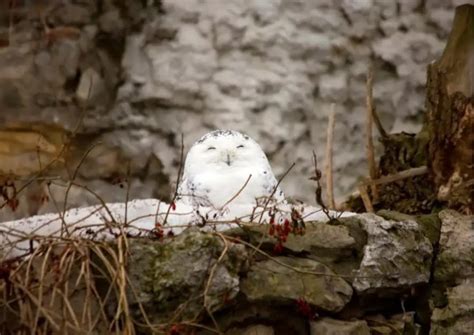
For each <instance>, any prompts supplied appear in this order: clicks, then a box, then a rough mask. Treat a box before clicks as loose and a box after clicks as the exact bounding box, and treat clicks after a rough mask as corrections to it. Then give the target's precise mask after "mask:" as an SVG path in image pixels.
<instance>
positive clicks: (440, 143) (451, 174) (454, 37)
mask: <svg viewBox="0 0 474 335" xmlns="http://www.w3.org/2000/svg"><path fill="white" fill-rule="evenodd" d="M473 90H474V6H473V5H463V6H459V7H457V8H456V14H455V18H454V22H453V27H452V30H451V33H450V36H449V40H448V43H447V45H446V48H445V50H444V52H443V55H442V56H441V58H440V59H439V60H438V61H437V62H434V63H432V64H430V65H429V67H428V81H427V99H426V108H427V114H426V120H425V125H424V129H423V132H425V133H426V134H428V138H429V144H428V168H429V171H430V173H431V176H432V177H433V182H434V184H435V190H436V192H437V198H438V200H440V201H443V202H446V204H447V206H448V207H450V208H455V209H458V210H462V211H464V212H468V213H473V212H474V203H473V195H474V162H473V160H474V108H473V106H474V92H473Z"/></svg>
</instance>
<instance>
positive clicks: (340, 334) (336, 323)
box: [310, 318, 370, 335]
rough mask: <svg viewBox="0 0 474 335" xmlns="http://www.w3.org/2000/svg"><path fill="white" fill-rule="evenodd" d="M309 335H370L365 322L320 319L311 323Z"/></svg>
mask: <svg viewBox="0 0 474 335" xmlns="http://www.w3.org/2000/svg"><path fill="white" fill-rule="evenodd" d="M310 327H311V331H310V334H311V335H370V329H369V327H368V326H367V322H365V321H360V320H357V321H342V320H336V319H331V318H321V319H319V320H317V321H313V322H311V326H310Z"/></svg>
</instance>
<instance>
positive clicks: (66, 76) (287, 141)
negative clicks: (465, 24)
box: [0, 0, 459, 201]
mask: <svg viewBox="0 0 474 335" xmlns="http://www.w3.org/2000/svg"><path fill="white" fill-rule="evenodd" d="M458 2H459V1H454V0H453V1H436V0H431V1H419V0H413V1H411V0H397V1H385V0H371V1H339V2H338V1H297V2H295V1H281V0H271V1H254V2H248V1H238V0H234V1H216V0H199V1H198V0H163V1H147V2H145V1H141V2H139V1H134V0H133V1H132V0H122V1H118V2H112V1H104V2H101V3H100V4H101V5H100V6H99V2H97V1H93V0H88V1H80V2H79V1H70V2H69V1H68V2H59V3H56V2H55V1H51V2H49V1H45V2H44V4H43V3H42V6H44V8H43V7H41V10H36V9H29V8H28V7H27V6H28V5H30V4H31V2H21V3H18V4H17V6H19V8H18V10H17V11H16V12H15V13H16V15H17V16H18V17H16V19H15V24H14V25H13V26H10V24H9V22H10V21H9V18H8V15H2V14H3V12H4V11H3V9H1V10H0V12H2V13H0V40H1V41H3V40H4V39H7V42H8V45H9V46H8V47H0V87H1V90H0V110H1V111H2V112H1V114H0V124H1V125H6V126H10V125H11V124H12V123H18V122H22V123H25V127H28V125H29V124H31V123H33V124H38V123H47V124H54V125H57V126H60V127H62V128H65V129H66V130H72V129H74V128H75V124H76V121H77V120H78V119H80V118H81V116H82V109H83V107H84V104H83V102H84V100H86V97H87V93H86V92H88V91H89V90H88V85H86V84H87V82H88V79H90V78H95V80H94V82H95V83H94V84H93V89H92V90H91V97H90V98H91V101H90V103H88V104H86V107H87V115H86V117H85V119H84V127H82V128H80V130H79V132H80V133H83V134H86V135H90V134H94V135H97V136H91V137H90V141H92V140H94V141H96V140H102V141H103V142H104V143H105V144H107V145H111V146H117V147H118V149H119V150H120V151H121V152H122V154H123V157H124V159H131V160H132V161H142V160H144V161H145V162H146V161H147V160H148V159H150V158H153V157H154V158H156V159H157V160H158V161H159V163H160V164H158V166H156V167H155V169H156V170H155V171H149V170H146V169H142V170H141V171H140V173H137V174H134V175H132V178H133V179H135V180H136V179H140V180H144V179H146V178H147V177H149V176H150V174H149V173H164V174H166V175H167V176H168V177H169V179H168V180H175V176H176V173H177V170H178V169H177V165H178V161H179V144H180V141H179V136H180V133H184V134H185V145H186V147H187V148H189V146H190V144H191V143H192V142H193V141H194V140H196V139H197V138H198V137H199V136H200V135H202V134H203V133H204V132H207V131H208V130H210V129H214V128H234V129H237V130H243V131H246V132H248V133H249V135H251V136H252V137H254V138H255V139H256V140H257V141H258V142H259V143H261V144H262V146H263V148H264V150H265V151H266V152H267V154H268V155H269V157H270V160H271V162H272V165H273V167H274V169H275V172H276V173H277V174H278V175H281V174H282V173H283V172H284V171H285V170H286V169H287V168H288V167H289V166H290V165H291V163H293V162H296V163H297V165H296V167H295V169H294V170H293V171H292V173H291V174H290V175H289V176H288V177H287V178H286V179H285V180H284V181H283V188H284V189H285V191H286V193H287V194H288V195H290V196H294V197H297V198H300V199H302V200H306V201H313V185H312V184H311V183H308V182H307V178H308V175H309V174H310V173H311V171H312V161H311V154H310V153H311V151H312V150H313V149H315V150H316V152H317V154H318V156H319V157H320V158H321V161H322V157H323V153H324V145H325V136H326V123H327V115H328V113H329V110H330V106H331V104H332V103H336V111H337V116H336V118H337V122H336V129H335V134H334V167H335V176H336V182H335V186H336V193H337V194H338V195H343V194H347V193H349V192H352V191H353V190H354V183H355V182H356V180H357V178H358V177H360V176H362V175H365V174H366V173H367V169H366V164H365V154H364V141H363V124H364V121H363V120H364V115H365V107H364V105H365V74H366V68H367V65H368V64H369V63H371V62H373V65H374V70H375V78H374V79H375V87H374V97H375V103H376V106H377V111H378V113H379V116H380V118H381V120H382V122H383V124H384V126H385V128H386V129H387V130H388V131H391V130H393V131H402V130H403V131H417V130H418V129H419V126H420V124H421V116H422V111H423V108H424V107H423V106H424V88H423V86H424V81H425V75H424V73H425V69H426V66H427V64H428V63H429V62H431V61H432V60H434V59H435V58H436V57H438V56H439V54H440V52H441V50H442V47H443V44H444V41H445V39H446V36H447V34H448V32H449V29H450V24H451V20H452V17H453V13H454V11H453V4H458ZM40 12H41V13H43V14H42V15H43V16H44V19H45V21H46V22H47V23H48V26H49V27H50V28H51V30H50V31H48V34H46V32H45V31H43V30H42V28H41V27H42V25H41V24H39V22H40V17H39V14H38V13H40ZM53 28H54V29H53ZM1 41H0V42H1ZM0 45H3V44H0ZM87 100H88V99H87ZM33 151H34V150H33ZM31 164H35V163H31ZM92 172H93V170H91V171H89V176H88V180H91V179H102V177H101V176H100V175H95V176H94V175H93V173H92ZM22 177H23V176H22ZM168 187H169V182H166V183H165V182H163V183H158V184H156V185H154V188H155V189H154V190H153V191H152V192H150V191H149V189H147V188H144V189H143V192H142V193H141V194H140V192H137V193H134V197H149V196H152V195H153V194H159V193H160V191H158V190H156V189H159V188H161V189H162V190H163V189H164V188H168ZM96 191H98V192H99V193H107V192H101V191H102V190H96ZM84 194H85V193H84ZM110 197H111V198H113V195H110ZM79 200H81V199H79ZM82 200H83V201H85V199H82ZM105 200H106V201H107V200H109V199H108V197H107V196H106V197H105Z"/></svg>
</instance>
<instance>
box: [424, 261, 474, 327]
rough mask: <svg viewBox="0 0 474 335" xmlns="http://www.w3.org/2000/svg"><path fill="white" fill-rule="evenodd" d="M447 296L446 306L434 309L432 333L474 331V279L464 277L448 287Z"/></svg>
mask: <svg viewBox="0 0 474 335" xmlns="http://www.w3.org/2000/svg"><path fill="white" fill-rule="evenodd" d="M471 270H472V269H471ZM447 298H448V304H447V305H446V306H445V307H443V308H435V309H434V311H433V315H432V316H431V322H432V325H431V331H430V335H455V334H456V335H471V334H472V332H473V331H474V280H473V279H472V278H471V279H464V280H463V281H462V282H461V283H460V284H459V285H457V286H455V287H453V288H451V289H448V292H447Z"/></svg>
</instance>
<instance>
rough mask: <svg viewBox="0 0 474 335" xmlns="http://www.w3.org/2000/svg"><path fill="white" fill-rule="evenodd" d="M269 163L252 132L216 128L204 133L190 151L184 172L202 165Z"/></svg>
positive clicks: (222, 166)
mask: <svg viewBox="0 0 474 335" xmlns="http://www.w3.org/2000/svg"><path fill="white" fill-rule="evenodd" d="M262 164H265V165H267V164H268V160H267V157H266V156H265V153H264V152H263V150H262V148H260V146H259V145H258V144H257V142H255V141H254V140H253V139H251V138H250V137H249V136H247V135H244V134H242V133H239V132H238V131H234V130H215V131H212V132H210V133H207V134H206V135H204V136H203V137H201V138H200V139H199V140H198V141H197V142H196V143H194V145H193V146H192V147H191V149H190V150H189V152H188V155H187V157H186V163H185V166H184V170H185V173H199V170H202V169H215V170H226V169H235V168H243V167H248V166H255V167H256V166H261V165H262Z"/></svg>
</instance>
